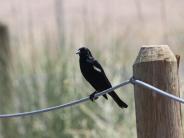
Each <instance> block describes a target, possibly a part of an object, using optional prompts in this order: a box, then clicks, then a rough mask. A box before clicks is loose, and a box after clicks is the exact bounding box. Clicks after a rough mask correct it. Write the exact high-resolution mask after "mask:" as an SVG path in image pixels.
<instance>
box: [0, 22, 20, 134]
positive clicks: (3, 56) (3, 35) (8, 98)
mask: <svg viewBox="0 0 184 138" xmlns="http://www.w3.org/2000/svg"><path fill="white" fill-rule="evenodd" d="M9 42H10V41H9V33H8V28H7V26H6V25H3V24H1V23H0V113H8V112H10V111H12V110H11V109H12V107H13V104H12V93H11V81H10V76H9V64H10V45H9ZM0 125H1V126H0V137H3V138H10V137H14V136H17V126H16V125H15V123H14V121H12V120H10V119H1V120H0Z"/></svg>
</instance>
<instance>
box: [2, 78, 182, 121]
mask: <svg viewBox="0 0 184 138" xmlns="http://www.w3.org/2000/svg"><path fill="white" fill-rule="evenodd" d="M129 83H131V84H133V85H139V86H142V87H144V88H147V89H150V90H152V92H155V93H157V94H160V95H163V96H166V97H168V98H170V99H173V100H175V101H177V102H180V103H184V99H182V98H180V97H177V96H175V95H172V94H170V93H168V92H165V91H163V90H160V89H159V88H156V87H154V86H152V85H150V84H148V83H145V82H143V81H140V80H137V79H134V78H133V77H132V78H131V79H130V80H127V81H124V82H122V83H120V84H118V85H115V86H113V87H112V88H109V89H106V90H104V91H102V92H99V93H97V94H95V95H94V98H96V97H99V96H102V95H104V94H107V93H109V92H111V91H113V90H115V89H117V88H120V87H123V86H125V85H127V84H129ZM89 100H90V98H89V96H88V97H85V98H81V99H78V100H73V101H71V102H68V103H65V104H61V105H57V106H52V107H48V108H43V109H38V110H33V111H29V112H19V113H14V114H1V115H0V118H13V117H23V116H29V115H36V114H40V113H44V112H49V111H53V110H58V109H63V108H67V107H70V106H73V105H77V104H80V103H83V102H87V101H89Z"/></svg>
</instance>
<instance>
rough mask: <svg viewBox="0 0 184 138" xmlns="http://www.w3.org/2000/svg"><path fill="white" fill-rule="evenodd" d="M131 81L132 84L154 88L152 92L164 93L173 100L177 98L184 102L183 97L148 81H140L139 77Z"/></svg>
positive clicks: (178, 100)
mask: <svg viewBox="0 0 184 138" xmlns="http://www.w3.org/2000/svg"><path fill="white" fill-rule="evenodd" d="M130 82H131V83H132V84H137V85H139V86H142V87H144V88H147V89H150V90H152V92H155V93H157V94H160V95H163V96H165V97H168V98H170V99H172V100H175V101H177V102H180V103H183V104H184V99H182V98H180V97H177V96H175V95H173V94H170V93H168V92H165V91H163V90H161V89H159V88H156V87H154V86H152V85H150V84H148V83H146V82H143V81H140V80H137V79H134V78H131V79H130Z"/></svg>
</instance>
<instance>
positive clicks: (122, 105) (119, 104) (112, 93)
mask: <svg viewBox="0 0 184 138" xmlns="http://www.w3.org/2000/svg"><path fill="white" fill-rule="evenodd" d="M109 95H110V96H111V97H112V98H113V100H114V101H115V102H116V103H117V104H118V106H119V107H120V108H127V107H128V105H127V104H126V103H124V102H123V101H122V100H121V99H120V98H119V96H118V95H117V94H116V93H115V92H114V91H113V92H110V93H109Z"/></svg>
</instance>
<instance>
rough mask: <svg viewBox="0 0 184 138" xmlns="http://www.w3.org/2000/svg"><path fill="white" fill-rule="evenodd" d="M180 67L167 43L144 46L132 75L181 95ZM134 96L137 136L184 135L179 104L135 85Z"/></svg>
mask: <svg viewBox="0 0 184 138" xmlns="http://www.w3.org/2000/svg"><path fill="white" fill-rule="evenodd" d="M178 66H179V62H177V59H176V57H175V55H174V54H173V53H172V51H171V50H170V49H169V47H168V46H166V45H150V46H149V45H148V46H142V47H141V49H140V52H139V55H138V56H137V59H136V61H135V63H134V65H133V75H134V77H135V78H136V79H139V80H142V81H144V82H147V83H149V84H151V85H153V86H156V87H158V88H160V89H162V90H164V91H168V92H170V93H172V94H174V95H176V96H179V95H180V93H179V92H180V91H179V88H180V87H179V81H178V80H179V76H178ZM134 96H135V108H136V123H137V137H138V138H183V132H182V118H181V109H180V104H179V103H177V102H175V101H173V100H171V99H169V98H166V97H164V96H161V95H158V94H154V93H152V92H151V91H150V90H148V89H145V88H143V87H140V86H136V85H135V86H134Z"/></svg>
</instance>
